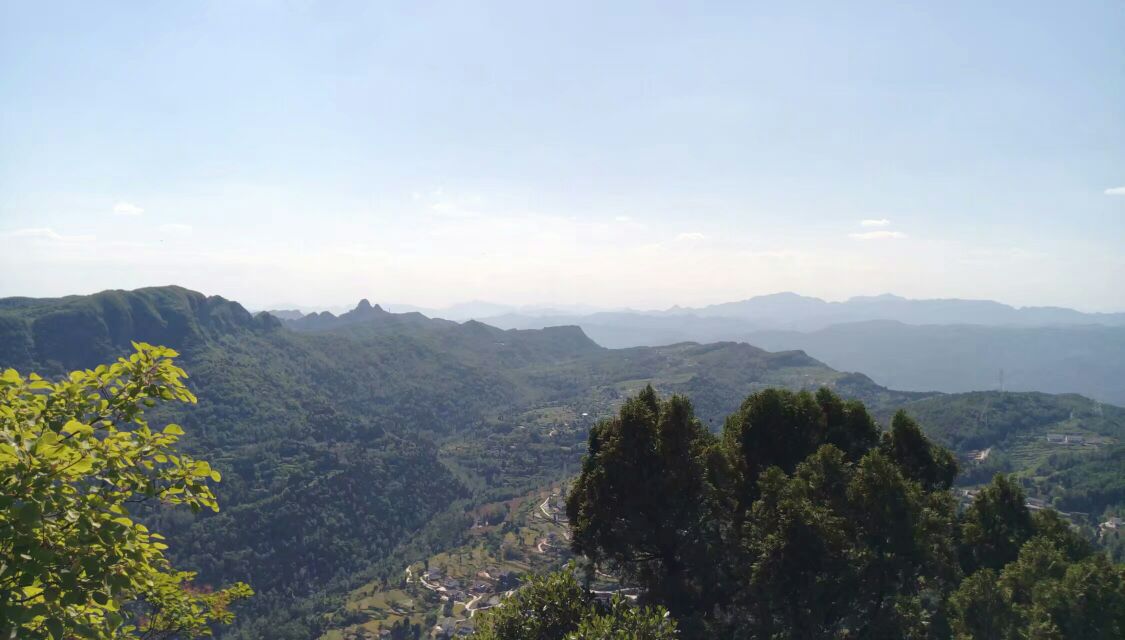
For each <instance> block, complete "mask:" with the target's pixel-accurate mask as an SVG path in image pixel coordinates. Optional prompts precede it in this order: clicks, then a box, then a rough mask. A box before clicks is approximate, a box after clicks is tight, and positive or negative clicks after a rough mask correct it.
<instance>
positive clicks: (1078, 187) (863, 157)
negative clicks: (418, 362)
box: [0, 0, 1125, 310]
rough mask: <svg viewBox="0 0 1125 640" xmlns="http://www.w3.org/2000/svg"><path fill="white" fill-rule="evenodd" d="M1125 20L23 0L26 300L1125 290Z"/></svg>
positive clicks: (594, 6)
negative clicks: (186, 292) (126, 291)
mask: <svg viewBox="0 0 1125 640" xmlns="http://www.w3.org/2000/svg"><path fill="white" fill-rule="evenodd" d="M907 5H910V6H907ZM1122 34H1125V3H1123V2H1121V1H1120V0H1107V1H1106V2H1082V1H1078V2H1057V1H1051V2H1034V1H1032V2H1029V1H1027V0H1023V1H1020V2H979V1H972V2H950V1H943V2H929V3H923V2H913V3H904V2H880V3H870V4H867V3H858V2H838V1H832V2H817V3H811V2H792V3H790V2H769V3H758V2H747V1H745V0H744V1H741V2H732V3H703V2H679V3H669V4H662V3H656V2H641V3H637V4H635V5H634V4H627V3H620V2H613V3H607V2H593V3H588V4H587V3H580V2H554V3H541V2H526V1H524V2H512V3H478V2H472V3H470V2H449V3H444V2H417V1H415V2H404V3H386V2H356V3H346V2H261V1H260V2H235V1H233V0H223V1H221V2H191V1H183V2H128V3H125V2H121V3H117V2H76V3H73V4H68V3H55V2H16V1H3V2H0V248H2V249H0V274H2V275H0V296H3V295H34V296H46V295H61V294H66V293H88V292H93V291H97V290H100V289H106V288H134V287H138V286H145V285H156V284H168V283H176V284H181V285H184V286H188V287H191V288H194V289H198V290H201V291H204V292H206V293H214V294H220V295H224V296H226V297H229V298H234V299H237V300H240V301H242V302H244V303H247V304H248V305H250V306H255V307H262V306H272V305H275V304H282V303H288V304H302V305H308V306H316V305H336V304H341V303H344V302H352V301H354V300H356V299H358V298H360V297H369V298H371V299H372V300H373V301H385V302H386V301H389V302H410V303H415V304H421V305H444V304H448V303H451V302H456V301H462V300H469V299H487V300H494V301H501V302H511V303H524V304H533V303H553V304H566V303H578V302H582V303H589V304H594V305H600V306H608V307H619V306H633V307H666V306H670V305H672V304H683V305H695V304H703V303H709V302H718V301H724V300H732V299H739V298H744V297H748V296H751V295H755V294H761V293H769V292H774V291H780V290H795V291H798V292H801V293H805V294H809V295H817V296H821V297H826V298H830V299H842V298H846V297H848V296H851V295H858V294H875V293H881V292H887V291H891V292H895V293H898V294H902V295H906V296H910V297H954V296H956V297H979V298H994V299H999V300H1002V301H1005V302H1009V303H1013V304H1020V305H1026V304H1056V305H1065V306H1073V307H1078V308H1081V309H1088V310H1122V309H1125V36H1123V35H1122Z"/></svg>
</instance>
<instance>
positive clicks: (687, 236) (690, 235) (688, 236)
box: [676, 231, 707, 242]
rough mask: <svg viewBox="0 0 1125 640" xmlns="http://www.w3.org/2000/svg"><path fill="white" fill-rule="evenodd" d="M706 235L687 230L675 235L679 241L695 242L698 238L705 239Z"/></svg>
mask: <svg viewBox="0 0 1125 640" xmlns="http://www.w3.org/2000/svg"><path fill="white" fill-rule="evenodd" d="M706 239H707V236H705V235H703V234H702V233H699V232H698V231H687V232H684V233H681V234H679V235H678V236H676V240H677V241H679V242H695V241H698V240H706Z"/></svg>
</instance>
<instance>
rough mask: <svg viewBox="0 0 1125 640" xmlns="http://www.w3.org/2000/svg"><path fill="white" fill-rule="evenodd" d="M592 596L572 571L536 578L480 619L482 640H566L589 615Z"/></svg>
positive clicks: (478, 633)
mask: <svg viewBox="0 0 1125 640" xmlns="http://www.w3.org/2000/svg"><path fill="white" fill-rule="evenodd" d="M593 601H594V599H593V596H592V595H591V594H590V593H589V592H588V591H586V589H584V588H582V585H580V584H579V583H578V580H577V578H576V577H575V575H574V572H573V570H564V571H560V572H558V573H553V574H550V575H547V576H541V577H533V578H531V579H530V580H529V581H528V583H527V584H526V585H524V586H523V587H522V588H520V589H519V590H518V591H516V592H515V594H513V595H512V597H510V598H508V599H506V600H504V602H503V603H502V604H501V605H500V606H498V607H493V608H492V609H490V610H488V611H486V612H484V613H483V614H482V615H481V616H480V622H479V623H478V626H477V632H476V634H475V637H476V638H479V639H480V640H521V639H522V638H538V639H540V640H563V638H565V637H566V635H567V634H568V633H570V632H571V631H574V630H575V629H576V628H577V626H578V622H579V620H582V619H583V618H585V617H587V616H589V615H590V610H591V607H592V605H593Z"/></svg>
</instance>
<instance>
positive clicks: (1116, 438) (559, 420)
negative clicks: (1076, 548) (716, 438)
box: [0, 287, 1125, 639]
mask: <svg viewBox="0 0 1125 640" xmlns="http://www.w3.org/2000/svg"><path fill="white" fill-rule="evenodd" d="M306 317H307V316H306ZM293 322H294V321H293V320H285V321H283V320H279V319H276V318H273V317H271V316H269V315H265V314H259V315H256V316H255V315H251V314H250V313H249V312H247V311H245V309H243V308H242V307H241V306H240V305H238V304H237V303H234V302H230V301H226V300H223V299H221V298H217V297H206V296H203V295H201V294H198V293H195V292H191V291H188V290H184V289H180V288H176V287H167V288H156V289H142V290H137V291H132V292H124V291H113V292H105V293H102V294H97V295H94V296H76V297H70V298H62V299H56V300H31V299H7V300H0V367H15V368H17V369H20V370H23V371H31V370H34V371H39V372H41V373H43V374H45V375H51V374H55V375H57V374H58V373H59V372H62V371H65V370H69V369H72V368H83V367H90V366H93V365H95V364H97V363H99V362H103V361H110V360H112V359H113V358H115V357H117V356H118V355H120V354H123V353H126V352H128V350H129V349H130V346H129V343H130V342H131V341H146V342H153V343H161V344H166V345H169V346H172V347H173V348H176V349H177V350H179V351H181V354H182V366H183V367H184V368H185V369H186V370H187V371H188V374H189V376H190V378H189V379H188V384H189V387H190V388H191V389H192V390H193V392H194V393H195V394H196V395H197V396H198V397H199V399H200V400H199V404H198V405H195V406H193V407H188V408H176V409H174V410H173V409H170V408H169V409H161V410H160V411H159V412H158V413H157V414H156V416H157V419H166V420H170V419H174V420H176V421H178V422H179V423H180V424H182V425H183V426H184V430H185V431H186V432H187V436H186V439H185V441H184V442H185V446H186V447H187V449H188V450H189V451H192V452H194V453H197V454H198V455H200V456H206V458H207V459H208V460H209V461H211V463H212V465H213V466H214V468H215V469H217V470H219V471H221V473H222V475H223V482H222V483H221V484H219V485H218V486H217V488H216V492H217V496H218V498H219V500H220V503H221V504H222V506H223V508H222V510H221V511H220V512H219V513H218V514H212V515H204V514H201V515H196V516H193V515H192V514H190V513H185V512H183V511H180V510H165V509H155V510H151V511H150V512H148V513H147V515H146V519H147V521H148V522H150V523H151V524H152V525H153V526H155V527H157V528H159V529H160V530H161V531H165V532H167V534H168V536H169V538H170V540H172V543H173V544H172V549H171V553H172V556H173V558H174V559H175V560H176V561H177V563H179V564H180V565H183V566H184V567H186V568H190V569H192V570H196V571H198V572H199V575H200V578H201V580H203V581H204V582H205V583H214V584H220V583H223V582H227V581H230V580H234V579H238V580H245V581H247V582H249V583H251V584H252V585H253V586H254V588H255V590H256V591H257V593H258V595H256V596H255V598H254V599H253V600H251V601H250V602H249V603H248V604H247V605H245V606H244V608H243V610H242V612H241V613H240V614H239V617H238V619H237V621H236V622H235V624H234V625H232V627H230V628H229V629H225V630H224V632H223V633H224V636H223V637H229V638H255V637H261V634H262V633H264V632H265V630H266V629H269V633H270V634H271V637H275V638H293V639H298V638H307V637H309V636H310V635H321V634H328V635H327V636H325V637H328V638H342V637H360V636H358V635H357V634H360V633H361V632H362V633H369V634H375V633H378V632H380V631H383V630H389V629H391V628H392V627H394V625H396V624H397V625H399V627H400V628H401V627H402V625H404V624H406V625H409V626H411V627H413V625H416V624H417V625H422V626H426V625H428V626H427V628H426V632H427V633H428V632H429V631H430V630H431V629H432V627H433V626H434V625H438V626H440V625H439V624H438V623H439V622H440V621H441V620H447V619H453V620H454V626H455V627H456V626H457V625H458V624H459V623H457V622H456V620H457V619H458V618H460V619H462V620H465V619H467V618H465V615H464V614H465V612H466V611H468V612H469V613H471V612H472V610H474V609H477V608H478V605H479V603H480V602H482V601H483V602H485V603H487V602H488V601H489V600H490V599H491V598H492V597H494V596H495V595H496V593H497V591H496V589H495V585H493V588H492V590H491V591H487V592H483V591H482V593H478V594H471V593H470V592H465V593H464V594H463V595H464V596H465V597H463V598H458V597H456V595H457V594H454V597H452V598H450V597H449V596H448V595H446V596H445V597H446V598H447V600H445V601H442V599H441V598H442V595H440V594H439V593H438V592H436V591H435V590H434V589H428V588H426V586H425V583H423V582H422V581H421V576H423V575H424V573H425V570H426V566H427V564H428V565H429V567H430V568H431V569H437V570H440V571H441V572H442V576H443V578H445V577H452V578H453V579H455V580H457V582H458V583H459V584H460V583H462V582H469V581H472V580H473V579H474V577H475V576H476V575H477V574H479V573H480V572H482V571H485V572H487V573H489V575H491V571H489V569H490V568H501V569H502V570H504V571H509V572H512V573H514V574H516V575H523V574H526V573H529V572H539V571H541V570H545V569H548V568H553V567H556V566H558V564H559V563H560V562H561V561H562V560H563V559H565V557H567V554H568V553H569V552H568V551H564V550H563V547H565V546H566V545H565V544H564V543H560V542H559V541H560V538H561V537H564V533H565V528H563V527H560V526H559V525H558V524H557V523H553V522H545V521H541V520H540V518H539V517H538V515H537V514H538V513H541V511H540V510H539V509H538V508H537V507H538V505H540V504H542V501H543V499H544V498H545V497H549V494H548V495H545V494H544V493H543V492H544V491H549V490H550V489H549V488H551V487H559V486H560V483H563V482H565V481H566V480H567V479H568V478H570V477H571V476H572V475H573V474H575V473H576V472H577V470H578V468H579V466H580V463H581V461H582V457H583V455H584V453H585V448H586V438H587V433H588V431H589V429H590V427H591V426H593V425H594V424H596V423H597V422H598V421H599V420H602V419H604V418H606V417H609V416H611V415H613V414H614V413H615V412H616V411H617V410H618V408H619V407H620V406H621V403H622V402H623V401H624V399H625V398H627V397H629V396H631V395H633V394H635V393H637V392H638V391H640V390H641V389H643V388H644V387H645V386H646V385H652V386H653V387H654V388H655V389H657V390H658V391H659V392H660V393H662V394H684V395H686V396H688V397H690V398H691V399H692V401H693V403H694V406H695V411H696V414H697V415H698V416H699V417H700V419H701V420H702V422H703V423H704V424H705V425H707V426H709V427H710V428H711V430H713V431H717V430H718V429H719V428H720V427H721V426H722V424H723V421H724V419H725V417H726V416H727V415H729V414H730V413H732V412H734V411H735V410H736V409H738V407H739V404H740V403H741V402H742V400H743V399H744V398H745V397H746V396H747V395H748V394H750V393H752V392H754V391H758V390H761V389H765V388H768V387H783V388H788V389H794V390H801V389H807V390H815V389H818V388H821V387H827V388H830V389H833V390H835V391H836V392H837V393H839V394H840V395H842V396H843V397H846V398H852V399H857V400H861V401H863V402H864V403H865V404H867V406H868V407H869V408H870V410H871V411H872V413H873V414H874V415H875V416H877V417H878V418H879V420H880V421H881V422H883V423H884V424H886V423H887V422H888V421H889V420H890V417H891V415H892V414H893V413H894V412H895V411H896V410H898V409H900V408H901V409H905V410H906V411H907V412H909V413H910V414H911V415H913V416H914V417H916V418H917V419H918V421H919V422H920V424H921V425H922V427H923V428H924V429H925V430H926V432H927V433H928V434H929V435H930V437H932V438H934V439H935V440H936V441H937V442H940V443H942V444H945V445H946V446H949V447H951V448H952V449H953V450H954V451H955V452H956V453H957V454H958V455H959V457H960V458H961V467H962V470H963V476H962V478H961V480H960V482H961V483H962V485H963V486H965V487H969V488H971V487H974V486H976V485H978V484H980V483H983V482H986V481H987V479H988V477H990V476H991V473H992V472H995V471H1005V472H1014V473H1016V474H1017V475H1018V476H1019V477H1020V478H1022V479H1024V482H1025V486H1026V488H1027V489H1028V490H1029V491H1030V492H1031V495H1032V496H1033V497H1034V498H1035V499H1038V500H1044V501H1046V502H1048V503H1050V504H1053V505H1055V506H1057V507H1058V508H1060V509H1061V510H1063V511H1068V512H1069V511H1073V512H1080V513H1083V514H1086V515H1085V519H1084V520H1083V521H1082V522H1081V524H1083V526H1087V527H1092V526H1094V525H1096V524H1097V522H1098V521H1099V518H1102V517H1103V515H1104V514H1105V513H1107V512H1108V511H1111V510H1114V509H1119V508H1120V507H1121V506H1122V505H1123V504H1125V498H1123V496H1122V494H1121V489H1122V485H1125V482H1122V478H1121V477H1120V472H1119V469H1120V467H1115V466H1114V465H1115V464H1116V462H1115V461H1116V460H1117V458H1114V457H1113V453H1112V452H1113V451H1116V450H1117V449H1118V448H1119V447H1120V444H1121V443H1122V442H1123V441H1125V411H1123V410H1122V409H1120V408H1118V407H1115V406H1113V405H1109V404H1104V403H1097V402H1094V401H1091V400H1088V399H1086V398H1083V397H1081V396H1076V395H1062V396H1055V395H1049V394H1027V393H1014V392H998V391H991V392H974V393H966V394H953V395H947V394H938V393H933V392H909V391H896V390H893V389H888V388H886V387H883V386H881V385H878V384H876V383H875V382H873V381H872V380H871V379H869V378H867V377H866V376H865V375H863V374H860V373H844V372H840V371H836V370H834V369H832V368H830V367H828V366H826V365H824V364H823V363H821V362H819V361H817V360H815V359H813V358H811V357H809V356H807V355H805V354H804V353H802V352H799V351H782V352H769V351H765V350H762V349H759V348H757V347H754V346H751V345H749V344H745V343H738V342H720V343H713V344H696V343H679V344H674V345H668V346H661V347H633V348H626V349H606V348H603V347H601V346H599V345H597V344H596V343H594V342H593V341H592V340H590V339H589V338H587V337H586V336H585V335H584V334H583V332H582V331H581V330H580V329H578V328H577V327H555V328H550V329H545V330H501V329H497V328H494V327H491V326H488V325H486V324H483V323H480V322H473V321H469V322H465V323H460V324H459V323H454V322H448V321H444V320H432V319H429V318H426V317H425V316H422V315H420V314H416V313H415V314H392V313H389V312H386V311H383V310H382V309H380V308H379V307H378V306H375V305H370V304H367V303H361V304H360V305H359V306H358V307H357V308H356V309H355V310H354V311H352V312H349V313H348V314H342V315H341V316H340V317H339V318H335V319H332V318H328V319H324V318H322V319H320V322H319V323H318V324H317V325H316V326H305V327H295V326H292V325H293ZM1052 434H1065V435H1071V436H1081V437H1083V438H1085V439H1086V441H1084V444H1083V445H1082V446H1075V447H1063V448H1060V447H1059V446H1058V445H1056V444H1055V443H1053V442H1050V441H1048V439H1047V438H1048V436H1050V435H1052ZM1095 442H1096V443H1097V444H1093V443H1095ZM985 449H988V450H989V451H990V453H989V455H988V457H987V458H986V459H985V460H983V461H981V462H980V463H979V464H978V463H976V462H974V461H972V460H969V459H968V454H969V452H970V451H981V450H985ZM1079 468H1082V469H1083V472H1082V475H1081V476H1080V477H1076V476H1075V470H1077V469H1079ZM1082 478H1100V479H1101V480H1099V481H1098V482H1099V484H1098V485H1097V486H1085V484H1084V481H1083V480H1082ZM501 507H502V509H501ZM493 508H495V509H501V510H503V509H506V510H507V513H506V514H505V515H504V517H503V519H502V521H501V522H499V523H498V524H487V525H484V526H479V525H481V523H482V516H481V514H482V513H483V512H484V511H487V510H489V509H493ZM486 520H487V519H486ZM543 540H547V541H548V542H547V543H546V544H545V545H541V544H540V543H541V542H542V541H543ZM540 548H542V549H543V552H540ZM408 570H409V573H407V571H408ZM484 580H485V581H486V582H488V580H489V579H487V578H486V579H484ZM429 582H430V583H431V584H435V583H434V582H433V581H429ZM490 584H491V583H490ZM443 586H445V585H443ZM445 588H446V589H447V591H448V590H449V589H450V587H448V586H445ZM453 589H455V590H458V591H462V590H463V589H460V588H458V587H454V588H453ZM485 593H487V594H488V597H484V595H485ZM477 595H480V596H481V598H477V599H476V600H474V598H475V596H477ZM435 597H436V600H435ZM450 602H451V603H452V604H451V605H450V606H449V607H447V606H446V603H450ZM470 602H471V603H472V604H473V606H472V607H469V606H468V605H469V604H470ZM454 609H456V611H454ZM431 622H432V623H433V624H430V623H431ZM423 623H425V624H423ZM460 624H462V625H463V624H464V623H460ZM347 634H350V635H347ZM375 637H377V636H375ZM403 637H406V636H403ZM411 637H413V636H411Z"/></svg>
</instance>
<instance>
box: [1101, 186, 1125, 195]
mask: <svg viewBox="0 0 1125 640" xmlns="http://www.w3.org/2000/svg"><path fill="white" fill-rule="evenodd" d="M1105 194H1106V195H1107V196H1125V187H1113V188H1112V189H1106V190H1105Z"/></svg>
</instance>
